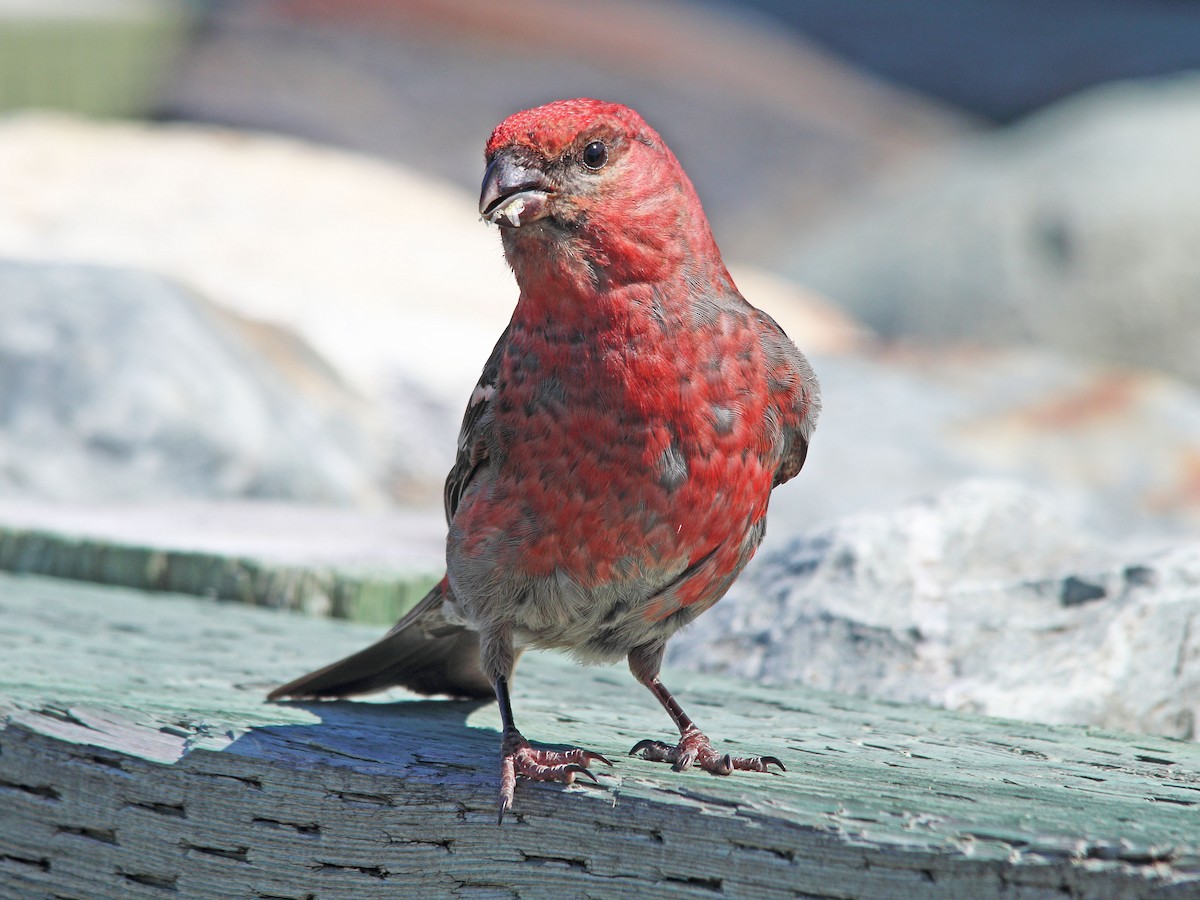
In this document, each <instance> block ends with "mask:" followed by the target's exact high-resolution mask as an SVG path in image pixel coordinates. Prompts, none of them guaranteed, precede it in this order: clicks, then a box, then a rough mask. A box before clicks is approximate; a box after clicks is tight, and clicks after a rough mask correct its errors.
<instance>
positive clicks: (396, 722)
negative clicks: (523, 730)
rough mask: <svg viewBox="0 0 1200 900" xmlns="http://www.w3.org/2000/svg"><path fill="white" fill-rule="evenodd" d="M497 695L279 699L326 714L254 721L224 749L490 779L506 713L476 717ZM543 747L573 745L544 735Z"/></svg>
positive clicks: (380, 770) (398, 772) (293, 760)
mask: <svg viewBox="0 0 1200 900" xmlns="http://www.w3.org/2000/svg"><path fill="white" fill-rule="evenodd" d="M493 703H494V701H490V700H489V701H482V700H470V701H463V700H426V699H413V700H399V701H395V702H390V703H380V702H362V701H353V700H323V701H280V702H279V703H278V705H279V706H284V707H291V708H294V709H303V710H306V711H308V712H310V713H312V715H314V716H315V717H317V718H318V719H319V720H320V721H319V722H314V723H311V724H304V725H262V726H257V727H254V728H251V729H250V730H249V731H247V732H245V733H244V734H242V735H240V736H239V737H237V738H236V739H235V740H234V741H233V742H232V743H230V744H229V745H228V746H227V747H225V749H224V752H227V753H234V754H237V755H240V756H245V757H248V758H251V759H261V760H270V761H273V762H282V761H286V762H287V764H288V765H293V766H297V765H298V766H303V767H306V768H307V767H310V766H335V767H350V768H354V769H356V770H358V771H362V772H369V773H372V774H390V775H395V776H397V777H400V778H408V777H418V778H419V777H426V776H432V777H445V776H446V775H447V774H448V773H451V772H457V773H460V774H465V773H476V774H478V775H479V776H480V777H481V778H482V779H485V780H486V781H487V782H488V783H489V784H490V782H491V781H492V780H493V779H494V778H495V776H496V772H497V768H498V766H499V748H500V732H499V730H498V728H499V718H500V717H499V713H498V711H497V712H495V713H494V719H495V721H494V722H492V721H490V718H491V717H490V716H489V717H481V718H483V719H484V720H483V721H482V722H478V723H474V724H472V723H470V722H469V719H470V718H471V716H472V715H473V714H474V713H475V712H477V711H479V710H482V709H485V708H486V707H488V706H492V705H493ZM537 746H539V747H545V748H547V749H552V750H569V749H572V747H571V745H568V744H557V743H548V742H542V741H539V742H538V743H537Z"/></svg>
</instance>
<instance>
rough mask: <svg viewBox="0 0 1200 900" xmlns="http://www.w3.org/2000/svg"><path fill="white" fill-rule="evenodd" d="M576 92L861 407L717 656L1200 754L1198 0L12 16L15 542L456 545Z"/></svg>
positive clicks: (5, 225)
mask: <svg viewBox="0 0 1200 900" xmlns="http://www.w3.org/2000/svg"><path fill="white" fill-rule="evenodd" d="M573 95H593V96H601V97H606V98H610V99H615V100H620V101H623V102H626V103H629V104H630V105H632V106H634V107H636V108H638V109H639V110H640V111H641V112H642V113H643V114H644V115H645V116H646V118H647V119H648V120H649V121H651V122H652V123H653V124H654V125H655V127H656V128H657V129H658V130H659V131H660V132H661V133H662V134H663V135H664V137H665V138H666V139H667V141H668V142H669V143H670V144H671V145H672V147H673V148H674V150H675V151H676V153H677V154H678V155H679V156H680V158H681V160H682V162H683V163H684V166H685V167H686V168H687V170H688V172H689V173H690V175H691V176H692V178H693V180H694V181H695V183H696V185H697V189H698V191H699V193H700V195H701V197H702V199H703V200H704V202H705V206H706V209H707V210H708V213H709V216H710V219H711V220H712V224H713V227H714V230H715V232H716V234H717V238H718V241H719V243H720V244H721V246H722V248H723V250H724V252H725V255H726V260H727V262H728V263H729V265H730V268H731V269H732V271H733V274H734V278H735V280H736V281H737V282H738V284H739V285H740V286H741V288H742V290H743V292H744V293H745V294H746V295H747V296H748V297H749V299H750V300H751V301H752V302H754V303H755V304H757V305H759V306H761V307H763V308H764V309H766V310H768V311H769V312H770V313H771V314H772V315H774V316H775V317H776V318H777V319H779V321H780V322H781V323H782V324H783V325H784V327H785V329H786V330H787V331H788V332H789V334H791V335H792V336H793V337H794V338H795V339H796V341H797V343H798V344H799V345H800V346H801V347H802V348H803V349H805V351H806V352H808V353H809V355H810V356H811V357H812V358H813V360H814V364H815V365H816V368H817V370H818V373H819V374H820V376H821V378H822V382H823V385H824V391H825V406H826V412H825V414H824V417H823V419H822V421H821V424H820V428H819V429H818V432H817V436H816V439H815V441H814V444H813V448H812V453H811V455H810V457H809V461H808V464H807V466H806V469H805V472H804V474H803V476H802V477H801V478H799V479H797V480H796V481H795V482H794V483H792V484H789V485H788V486H786V487H785V488H783V489H781V490H780V491H778V492H777V493H776V495H775V498H774V499H773V501H772V506H773V509H772V513H773V514H772V517H771V527H770V529H769V533H768V538H767V543H766V545H765V546H764V548H763V550H762V551H761V552H760V556H759V558H758V559H757V560H756V561H755V563H754V564H753V565H752V569H751V570H750V571H748V573H747V575H746V577H745V578H743V579H742V580H741V581H740V582H739V584H738V585H737V586H735V588H734V591H733V593H732V594H731V596H730V597H729V598H728V599H727V600H726V601H724V602H723V603H721V604H720V605H718V607H717V608H716V609H715V610H714V611H713V612H711V613H709V614H708V615H707V616H705V617H702V618H701V620H700V621H699V622H698V623H697V625H696V626H695V627H694V628H693V629H692V630H691V631H690V632H689V634H687V635H685V636H683V637H682V638H680V639H679V640H678V641H676V642H675V645H674V646H673V652H674V656H673V658H672V661H673V662H674V663H675V664H676V665H682V666H688V665H691V666H696V665H698V662H697V661H698V660H701V659H703V660H704V667H706V668H710V669H711V668H715V669H717V670H721V671H730V672H735V673H739V674H748V675H753V676H755V677H761V678H768V679H774V680H779V681H786V680H803V681H805V682H808V683H813V684H817V685H820V686H825V687H831V688H834V689H838V690H847V691H855V692H862V693H867V694H871V695H875V696H885V697H892V698H895V699H904V700H921V701H923V702H932V703H940V704H945V705H949V706H955V707H968V708H973V709H978V710H981V711H985V712H993V713H997V714H1004V715H1015V716H1021V717H1025V718H1040V719H1045V720H1053V721H1079V722H1093V723H1097V724H1103V725H1106V726H1113V727H1125V728H1132V729H1137V730H1151V731H1157V732H1160V733H1165V734H1173V735H1177V736H1185V737H1194V736H1195V728H1196V726H1195V720H1196V714H1197V709H1198V707H1200V693H1198V691H1200V540H1198V539H1197V531H1198V530H1200V362H1198V360H1200V261H1198V260H1200V254H1197V253H1196V252H1195V247H1196V246H1197V244H1198V240H1197V239H1198V238H1200V162H1198V161H1197V160H1198V159H1200V157H1197V155H1196V152H1195V147H1196V146H1197V145H1198V144H1200V10H1198V9H1197V8H1194V7H1192V6H1191V5H1188V4H1172V3H1162V2H1155V0H1102V2H1083V0H1077V2H1068V0H1064V2H1060V3H1055V4H1052V5H1047V4H1039V3H1034V2H1032V0H968V2H963V3H959V4H954V5H953V7H952V8H950V7H947V6H946V5H945V4H932V3H930V4H920V3H918V4H903V5H898V4H889V3H884V2H882V0H863V2H859V3H854V4H845V3H839V2H834V0H801V2H792V3H782V2H772V0H753V2H744V3H733V2H717V0H712V2H699V0H652V2H643V3H634V2H633V0H617V2H613V3H608V4H603V5H600V6H597V5H596V4H585V3H579V2H575V0H568V2H551V0H532V2H528V3H522V4H519V5H517V4H507V5H500V4H493V3H487V2H484V0H409V2H405V0H342V2H334V0H259V2H255V3H243V2H236V0H209V2H199V0H196V2H190V3H188V2H185V0H38V2H34V0H0V523H3V522H9V523H16V524H20V523H22V522H34V523H36V524H37V525H38V527H53V528H58V529H62V530H65V531H71V530H72V529H75V530H84V531H86V530H89V529H91V530H92V531H96V530H100V531H101V532H103V531H104V530H105V529H109V530H112V531H113V532H114V534H115V533H117V532H119V537H120V539H122V540H129V539H131V537H130V536H131V535H133V536H134V538H136V537H137V536H138V535H141V538H140V539H143V540H147V541H149V540H164V541H170V540H172V534H174V535H175V537H174V539H175V540H177V541H184V542H186V541H187V540H188V539H189V537H188V535H189V534H190V532H189V531H188V529H187V528H186V527H184V526H183V525H182V524H180V525H178V526H176V527H175V529H174V532H173V530H172V526H171V525H170V524H169V523H170V522H171V521H172V517H171V511H172V510H178V511H179V516H180V517H181V520H182V518H186V516H189V515H190V516H193V517H195V516H196V515H197V513H196V512H195V511H196V509H197V506H196V504H197V503H202V504H205V503H217V502H221V503H223V504H227V505H220V506H218V507H216V509H217V510H218V512H215V513H214V512H212V511H211V508H210V511H209V512H205V513H203V515H202V518H204V520H205V521H206V522H207V523H209V524H208V526H207V527H209V529H210V530H211V528H212V526H211V522H212V521H213V517H214V516H215V517H216V519H217V520H220V517H221V516H222V515H226V516H228V520H227V521H228V522H229V525H228V531H229V532H230V533H231V534H232V533H249V532H251V531H253V530H254V528H255V527H256V526H248V525H247V524H246V523H247V522H248V521H249V522H259V521H263V519H262V518H261V516H260V517H258V518H255V516H256V514H255V513H252V512H248V511H247V510H248V509H252V508H253V505H254V504H255V503H262V504H268V503H269V504H270V506H269V509H270V510H271V512H270V516H269V520H270V521H271V523H272V525H271V526H270V527H271V528H272V529H273V530H274V531H278V530H280V529H286V528H288V527H290V528H291V529H292V530H293V531H294V532H295V534H294V535H293V538H294V541H292V542H291V543H289V547H290V548H291V549H290V550H289V552H290V553H292V554H293V555H296V554H297V552H298V551H296V549H295V546H296V542H298V543H299V545H300V546H303V545H304V543H305V542H306V541H307V542H308V545H309V546H311V547H312V548H313V556H314V557H320V558H322V559H324V558H325V556H324V555H323V554H322V553H321V552H320V548H322V547H324V546H325V545H326V544H328V543H331V542H332V543H337V541H333V540H332V538H333V537H334V535H333V534H332V533H331V534H322V528H321V525H320V523H321V522H322V521H328V522H329V523H330V531H331V532H334V531H336V533H337V535H345V534H349V533H364V534H365V533H368V532H371V531H376V532H378V533H383V532H385V531H386V533H388V534H389V535H391V534H403V533H404V527H408V526H407V525H406V526H404V527H395V525H394V523H395V522H404V523H412V522H418V523H420V525H421V527H422V528H428V527H429V526H428V523H429V522H430V521H433V520H435V516H436V510H437V507H438V504H439V502H440V490H441V480H442V477H443V476H444V473H445V471H446V469H447V467H448V465H449V461H450V459H451V456H452V452H453V442H454V437H455V434H456V432H457V428H458V422H459V417H460V414H461V408H462V404H463V403H464V402H465V399H466V397H467V396H468V395H469V393H470V390H471V387H472V386H473V384H474V381H475V378H476V377H477V375H478V371H479V367H480V366H481V364H482V362H483V360H484V359H485V358H486V355H487V353H488V351H489V350H490V349H491V346H492V343H493V341H494V339H495V337H496V335H497V334H498V333H499V331H500V330H501V328H502V327H503V325H504V323H505V322H506V320H507V317H508V315H509V314H510V312H511V308H512V305H513V303H514V302H515V299H516V290H515V286H514V285H513V284H512V281H511V276H510V275H509V274H508V272H507V270H506V269H505V266H504V263H503V260H502V257H501V254H500V248H499V241H498V239H497V238H496V235H495V233H494V232H493V231H489V230H487V229H486V228H485V227H484V226H483V225H482V224H481V223H480V222H479V221H478V216H477V212H476V210H475V192H476V190H477V186H478V181H479V177H480V174H481V169H482V166H481V147H482V144H483V141H484V139H485V138H486V136H487V134H488V133H489V132H490V130H491V128H492V127H493V126H494V125H495V124H496V123H497V122H498V121H499V120H500V119H501V118H503V117H504V116H505V115H507V114H508V113H510V112H513V111H515V110H517V109H520V108H524V107H527V106H531V105H534V104H537V103H541V102H544V101H547V100H551V99H555V98H558V97H565V96H573ZM248 502H249V504H250V505H249V507H248V506H247V503H248ZM280 503H284V504H296V506H295V507H294V508H295V509H296V511H297V513H296V516H295V517H294V520H293V524H292V525H291V526H287V525H285V524H282V522H283V520H284V519H286V513H285V514H283V515H282V516H281V514H280V512H279V511H280V510H281V509H282V510H286V509H287V508H288V507H287V506H282V507H281V506H279V504H280ZM314 505H317V506H320V507H325V508H328V507H329V506H330V505H335V506H336V507H337V509H336V511H335V510H332V509H331V510H330V512H329V515H328V517H326V518H323V517H322V516H321V515H319V514H318V515H313V514H312V507H313V506H314ZM264 508H268V507H264ZM97 509H102V510H104V511H105V512H104V514H103V515H98V514H97ZM301 510H304V512H303V513H302V512H301ZM356 511H357V512H356ZM355 515H360V516H361V517H365V518H364V520H365V521H368V522H371V523H375V524H372V525H371V526H370V527H369V528H368V527H359V528H357V529H356V528H355V526H353V525H350V524H348V520H347V516H350V518H351V519H353V517H354V516H355ZM117 521H122V522H125V523H126V524H124V525H121V526H120V527H117V526H115V525H114V524H113V523H114V522H117ZM130 521H132V522H133V523H134V526H129V525H128V522H130ZM138 521H141V522H143V523H144V526H143V528H142V530H141V531H140V532H139V530H138V528H137V527H136V523H137V522H138ZM389 522H390V523H393V526H392V527H390V528H389V527H386V526H385V525H382V524H378V523H389ZM97 523H100V524H97ZM377 524H378V527H376V525H377ZM100 536H103V534H101V535H100ZM413 540H414V543H418V542H424V543H425V544H426V545H427V544H428V541H429V538H428V536H427V535H424V536H420V537H418V536H417V535H415V534H414V537H413ZM343 543H344V542H343ZM373 552H376V553H377V554H378V558H379V560H380V561H381V564H387V563H389V561H391V560H393V555H392V554H389V553H388V552H387V551H386V550H384V549H382V548H378V547H374V548H373ZM300 555H302V554H300ZM408 561H409V562H411V560H408ZM436 564H437V561H436V558H433V559H431V561H430V566H431V567H432V566H436ZM701 645H704V646H706V647H707V648H708V649H707V650H705V651H702V650H701V649H700V648H701Z"/></svg>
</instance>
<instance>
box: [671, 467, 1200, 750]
mask: <svg viewBox="0 0 1200 900" xmlns="http://www.w3.org/2000/svg"><path fill="white" fill-rule="evenodd" d="M670 661H671V662H672V663H674V664H676V665H681V666H692V667H695V668H701V669H705V670H709V671H720V672H728V673H730V674H735V675H738V676H742V677H749V678H760V679H763V680H766V681H771V682H777V683H778V682H803V683H806V684H810V685H813V686H815V687H821V688H828V689H831V690H835V691H841V692H847V693H855V694H862V695H869V696H872V697H879V698H885V699H892V700H898V701H915V702H922V703H929V704H934V705H939V706H947V707H950V708H953V709H970V710H974V711H978V712H983V713H988V714H991V715H998V716H1010V717H1014V718H1020V719H1031V720H1036V721H1042V722H1074V723H1083V724H1093V725H1100V726H1105V727H1112V728H1121V729H1126V730H1131V731H1137V732H1154V733H1158V734H1167V735H1173V736H1177V737H1188V738H1191V737H1195V736H1196V723H1197V715H1198V714H1200V544H1184V545H1181V546H1177V547H1175V548H1173V549H1169V550H1155V549H1151V548H1137V547H1132V546H1129V545H1126V546H1123V547H1121V548H1120V549H1119V550H1117V549H1114V547H1112V546H1111V545H1108V544H1106V543H1105V542H1102V541H1100V540H1099V539H1097V538H1095V537H1092V536H1089V535H1088V534H1087V533H1085V532H1083V531H1082V530H1081V529H1080V528H1079V526H1078V525H1077V524H1076V523H1074V522H1073V521H1071V519H1070V516H1068V515H1065V514H1064V513H1063V512H1062V511H1061V508H1060V507H1059V505H1058V504H1057V503H1056V502H1055V500H1054V499H1053V498H1052V497H1050V496H1048V495H1045V494H1042V493H1038V492H1033V491H1030V490H1029V489H1027V488H1024V487H1021V486H1018V485H1015V484H1012V483H1005V482H991V481H973V482H964V483H962V484H960V485H957V486H955V487H952V488H950V489H948V490H946V491H944V492H942V493H940V494H938V495H937V496H936V497H934V498H933V499H931V500H928V501H924V502H920V503H914V504H910V505H908V506H905V507H902V508H900V509H898V510H893V511H890V512H886V513H878V514H864V515H860V516H854V517H850V518H846V519H843V520H841V521H838V522H836V523H835V524H834V525H833V526H832V527H830V528H828V529H826V530H824V531H819V532H814V533H810V534H809V535H807V536H805V537H801V538H797V539H794V540H793V541H792V542H791V543H790V544H789V545H788V546H787V547H785V548H784V549H783V550H780V551H778V552H776V553H774V554H772V555H770V556H769V557H768V558H767V559H764V560H763V561H762V564H761V565H760V566H759V567H757V569H756V570H755V573H754V574H753V576H752V577H751V578H748V579H743V581H742V582H739V583H738V584H737V585H735V587H734V589H733V591H732V592H731V594H730V596H729V597H727V598H726V599H725V600H723V601H722V602H721V603H719V604H717V606H716V607H714V609H712V610H711V611H709V612H708V613H706V614H705V615H704V616H702V617H700V619H699V620H697V622H696V624H695V625H693V626H692V627H691V628H690V629H689V630H688V631H687V632H686V633H685V634H684V635H681V636H680V637H679V638H677V639H676V640H675V641H674V642H672V644H671V645H670Z"/></svg>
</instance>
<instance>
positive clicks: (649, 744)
mask: <svg viewBox="0 0 1200 900" xmlns="http://www.w3.org/2000/svg"><path fill="white" fill-rule="evenodd" d="M664 746H665V745H664V744H663V743H662V741H652V740H650V739H649V738H646V739H645V740H642V741H638V742H637V743H636V744H634V745H633V747H632V749H630V751H629V755H630V756H637V755H638V754H639V753H641V752H642V751H643V750H659V749H661V748H663V747H664ZM610 765H611V763H610Z"/></svg>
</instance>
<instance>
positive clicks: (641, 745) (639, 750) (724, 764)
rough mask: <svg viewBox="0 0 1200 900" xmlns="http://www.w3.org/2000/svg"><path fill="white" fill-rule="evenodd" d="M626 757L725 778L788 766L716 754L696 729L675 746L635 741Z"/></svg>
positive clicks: (763, 759)
mask: <svg viewBox="0 0 1200 900" xmlns="http://www.w3.org/2000/svg"><path fill="white" fill-rule="evenodd" d="M629 755H630V756H638V755H640V756H641V757H642V759H648V760H650V761H651V762H666V763H670V764H671V768H672V769H674V770H675V771H676V772H682V771H684V770H685V769H690V768H691V767H692V766H693V765H696V766H699V767H700V768H701V769H703V770H704V771H705V772H711V773H712V774H713V775H728V774H729V773H730V772H732V771H733V770H734V769H741V770H743V771H749V772H766V771H768V769H767V766H779V768H780V770H781V771H784V772H786V771H787V767H786V766H784V764H783V763H781V762H780V761H779V760H778V759H776V758H775V757H774V756H730V755H729V754H728V753H725V754H721V753H718V752H717V751H716V750H714V749H713V746H712V742H711V741H709V739H708V736H707V735H706V734H704V732H702V731H701V730H700V729H699V728H695V727H693V728H689V729H688V730H687V731H685V732H684V733H683V734H682V735H681V736H680V738H679V743H678V744H676V745H675V746H674V747H672V746H671V745H670V744H664V743H663V742H662V741H649V740H647V741H638V742H637V743H636V744H634V745H633V749H632V750H630V751H629Z"/></svg>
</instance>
